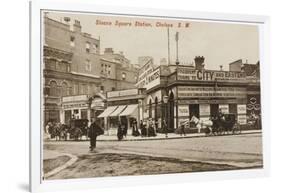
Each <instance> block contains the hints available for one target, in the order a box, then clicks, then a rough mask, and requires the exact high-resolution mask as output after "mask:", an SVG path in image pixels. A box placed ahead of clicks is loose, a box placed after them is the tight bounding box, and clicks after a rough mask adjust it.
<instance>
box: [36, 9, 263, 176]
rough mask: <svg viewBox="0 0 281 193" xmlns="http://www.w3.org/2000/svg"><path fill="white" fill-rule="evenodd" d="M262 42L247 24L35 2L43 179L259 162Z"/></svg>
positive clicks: (255, 166) (250, 165)
mask: <svg viewBox="0 0 281 193" xmlns="http://www.w3.org/2000/svg"><path fill="white" fill-rule="evenodd" d="M260 46H261V44H260V28H259V26H258V25H257V24H253V23H238V22H223V21H211V20H200V19H197V20H196V19H185V18H183V19H180V18H172V17H171V18H169V17H160V16H157V17H156V16H155V17H153V16H151V17H150V16H137V15H125V14H123V15H122V14H119V15H118V14H102V13H88V12H72V11H55V10H41V106H40V108H41V112H42V113H41V122H40V124H41V130H40V132H41V141H42V155H41V159H42V160H41V163H42V167H41V168H42V171H41V177H42V179H41V180H43V181H51V180H60V179H81V178H96V177H115V176H139V175H161V174H175V173H191V172H219V171H233V170H249V169H250V170H259V169H263V141H262V137H263V128H262V114H261V112H262V110H261V106H262V105H261V103H262V100H261V99H262V97H261V84H260V65H263V64H261V63H260V61H261V59H260ZM38 129H39V128H38Z"/></svg>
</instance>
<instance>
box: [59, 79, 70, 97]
mask: <svg viewBox="0 0 281 193" xmlns="http://www.w3.org/2000/svg"><path fill="white" fill-rule="evenodd" d="M61 92H62V93H61V94H62V96H67V95H69V90H68V86H67V83H66V82H63V83H62V84H61Z"/></svg>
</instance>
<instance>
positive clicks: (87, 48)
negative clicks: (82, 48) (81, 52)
mask: <svg viewBox="0 0 281 193" xmlns="http://www.w3.org/2000/svg"><path fill="white" fill-rule="evenodd" d="M90 47H91V44H90V42H86V52H87V53H90Z"/></svg>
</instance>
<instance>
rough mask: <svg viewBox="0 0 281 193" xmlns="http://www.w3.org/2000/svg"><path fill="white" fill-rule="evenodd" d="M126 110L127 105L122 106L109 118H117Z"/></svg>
mask: <svg viewBox="0 0 281 193" xmlns="http://www.w3.org/2000/svg"><path fill="white" fill-rule="evenodd" d="M125 108H126V105H120V106H118V108H117V109H116V110H115V111H113V113H111V114H110V115H109V117H117V116H119V114H120V113H122V111H123V110H124V109H125Z"/></svg>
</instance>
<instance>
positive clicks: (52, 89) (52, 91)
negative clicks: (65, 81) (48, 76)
mask: <svg viewBox="0 0 281 193" xmlns="http://www.w3.org/2000/svg"><path fill="white" fill-rule="evenodd" d="M50 96H58V85H57V82H56V81H54V80H53V81H51V82H50Z"/></svg>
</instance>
